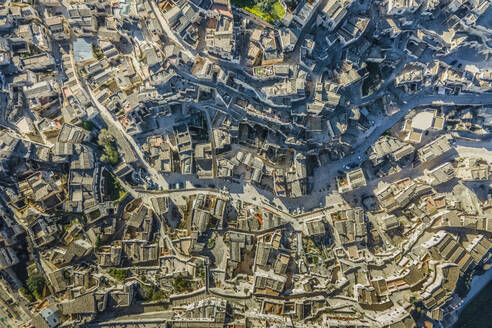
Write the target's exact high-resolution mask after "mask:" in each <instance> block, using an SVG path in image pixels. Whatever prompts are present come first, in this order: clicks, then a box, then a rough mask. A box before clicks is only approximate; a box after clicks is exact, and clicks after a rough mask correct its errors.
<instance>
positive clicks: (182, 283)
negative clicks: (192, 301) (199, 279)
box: [173, 274, 191, 293]
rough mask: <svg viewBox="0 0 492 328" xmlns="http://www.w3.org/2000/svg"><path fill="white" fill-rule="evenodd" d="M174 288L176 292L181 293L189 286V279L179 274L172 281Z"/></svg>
mask: <svg viewBox="0 0 492 328" xmlns="http://www.w3.org/2000/svg"><path fill="white" fill-rule="evenodd" d="M173 287H174V290H175V291H177V292H178V293H182V292H184V291H186V290H189V289H190V288H191V281H189V280H187V279H185V278H184V277H183V276H182V275H181V274H179V275H178V276H177V277H176V278H174V282H173Z"/></svg>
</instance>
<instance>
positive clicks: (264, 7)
mask: <svg viewBox="0 0 492 328" xmlns="http://www.w3.org/2000/svg"><path fill="white" fill-rule="evenodd" d="M274 3H275V0H262V1H260V2H258V7H259V8H260V10H261V11H263V12H264V13H269V12H271V11H272V9H273V4H274Z"/></svg>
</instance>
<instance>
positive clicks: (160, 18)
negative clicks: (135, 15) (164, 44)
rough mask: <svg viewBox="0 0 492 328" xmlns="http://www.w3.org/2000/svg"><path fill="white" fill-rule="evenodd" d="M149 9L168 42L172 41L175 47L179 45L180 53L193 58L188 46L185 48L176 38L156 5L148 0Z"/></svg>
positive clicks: (193, 55)
mask: <svg viewBox="0 0 492 328" xmlns="http://www.w3.org/2000/svg"><path fill="white" fill-rule="evenodd" d="M149 4H150V7H151V8H152V11H153V12H154V15H155V17H156V18H157V20H158V21H159V24H160V25H161V27H162V30H163V31H164V32H165V33H166V35H167V38H168V40H172V41H174V43H176V44H177V45H179V46H180V47H181V48H182V51H183V52H184V53H185V54H186V55H187V56H188V57H190V58H195V54H194V53H192V52H191V50H190V49H189V47H188V46H186V45H185V44H184V43H183V41H181V39H180V38H178V37H176V35H175V34H174V32H173V31H172V30H171V27H170V26H169V24H168V23H167V22H166V20H165V19H164V17H163V16H162V12H161V10H160V9H159V7H157V4H156V3H155V1H152V0H149Z"/></svg>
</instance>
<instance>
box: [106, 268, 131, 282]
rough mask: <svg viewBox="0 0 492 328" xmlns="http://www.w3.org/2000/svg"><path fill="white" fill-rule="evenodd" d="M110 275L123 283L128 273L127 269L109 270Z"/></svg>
mask: <svg viewBox="0 0 492 328" xmlns="http://www.w3.org/2000/svg"><path fill="white" fill-rule="evenodd" d="M108 273H109V275H110V276H111V277H113V278H115V279H117V280H119V281H122V280H124V279H125V278H126V277H127V275H128V271H127V270H125V269H118V268H109V270H108Z"/></svg>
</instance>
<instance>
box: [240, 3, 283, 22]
mask: <svg viewBox="0 0 492 328" xmlns="http://www.w3.org/2000/svg"><path fill="white" fill-rule="evenodd" d="M231 3H232V4H233V5H234V6H236V7H238V8H241V9H244V10H246V11H248V12H250V13H252V14H253V15H255V16H257V17H259V18H261V19H263V20H265V21H267V22H269V23H273V22H274V21H276V20H281V19H282V18H283V17H284V15H285V10H284V7H283V6H282V4H281V3H280V1H278V0H232V1H231Z"/></svg>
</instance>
